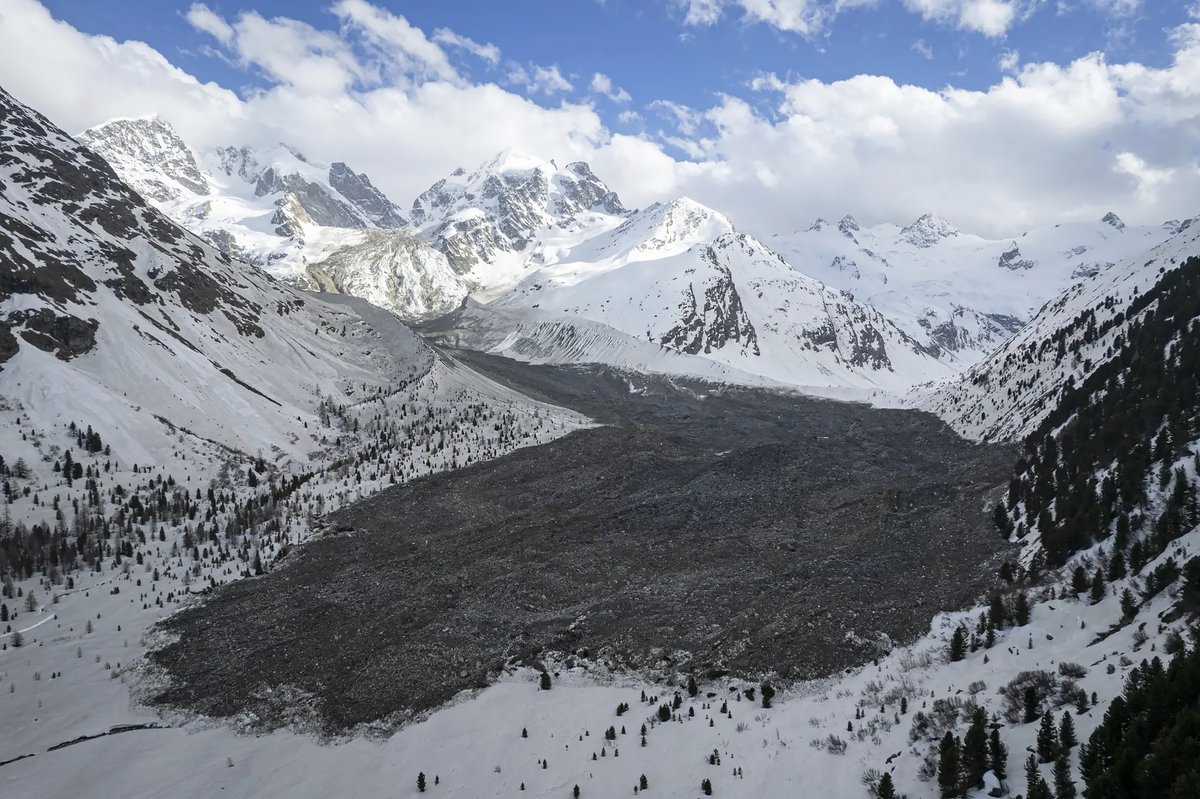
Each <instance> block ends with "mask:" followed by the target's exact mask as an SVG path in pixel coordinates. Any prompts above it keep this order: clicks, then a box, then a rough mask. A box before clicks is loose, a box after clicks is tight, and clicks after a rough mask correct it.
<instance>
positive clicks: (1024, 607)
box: [1013, 591, 1029, 627]
mask: <svg viewBox="0 0 1200 799" xmlns="http://www.w3.org/2000/svg"><path fill="white" fill-rule="evenodd" d="M1013 623H1015V624H1016V625H1017V626H1018V627H1024V626H1025V625H1026V624H1029V597H1027V596H1025V592H1024V591H1020V592H1018V593H1017V598H1016V600H1015V601H1014V603H1013Z"/></svg>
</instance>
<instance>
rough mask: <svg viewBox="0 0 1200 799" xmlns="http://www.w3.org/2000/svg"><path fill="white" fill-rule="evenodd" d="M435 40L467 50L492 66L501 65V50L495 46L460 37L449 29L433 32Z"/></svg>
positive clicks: (439, 29)
mask: <svg viewBox="0 0 1200 799" xmlns="http://www.w3.org/2000/svg"><path fill="white" fill-rule="evenodd" d="M433 40H434V41H435V42H437V43H438V44H444V45H446V46H447V47H457V48H459V49H461V50H466V51H467V52H468V53H470V54H471V55H473V56H476V57H477V58H481V59H483V60H484V61H486V62H488V63H489V64H491V65H492V66H495V65H496V64H499V63H500V48H499V47H497V46H496V45H494V44H480V43H479V42H477V41H475V40H474V39H471V38H469V37H466V36H460V35H459V34H457V33H455V32H454V31H452V30H450V29H449V28H438V29H437V30H435V31H434V32H433Z"/></svg>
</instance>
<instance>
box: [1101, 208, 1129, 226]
mask: <svg viewBox="0 0 1200 799" xmlns="http://www.w3.org/2000/svg"><path fill="white" fill-rule="evenodd" d="M1100 221H1101V222H1107V223H1108V224H1110V225H1112V226H1113V227H1115V228H1116V229H1117V230H1124V229H1125V223H1124V222H1122V221H1121V217H1119V216H1117V215H1116V214H1115V213H1113V212H1112V211H1109V212H1108V213H1107V214H1105V215H1104V216H1102V217H1101V218H1100Z"/></svg>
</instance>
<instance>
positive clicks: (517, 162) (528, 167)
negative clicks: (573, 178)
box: [475, 148, 558, 174]
mask: <svg viewBox="0 0 1200 799" xmlns="http://www.w3.org/2000/svg"><path fill="white" fill-rule="evenodd" d="M535 169H541V170H542V171H544V172H557V171H558V168H557V167H556V166H555V165H554V163H553V162H552V161H547V160H546V159H544V158H540V157H538V156H536V155H533V154H532V153H527V152H525V151H523V150H516V149H512V148H510V149H506V150H501V151H500V152H499V153H497V154H496V155H495V156H494V157H493V158H491V159H490V160H489V161H487V162H486V163H485V164H484V165H483V166H481V167H480V168H479V169H477V170H476V171H475V173H476V174H480V173H484V174H489V173H490V174H506V173H510V172H531V171H533V170H535Z"/></svg>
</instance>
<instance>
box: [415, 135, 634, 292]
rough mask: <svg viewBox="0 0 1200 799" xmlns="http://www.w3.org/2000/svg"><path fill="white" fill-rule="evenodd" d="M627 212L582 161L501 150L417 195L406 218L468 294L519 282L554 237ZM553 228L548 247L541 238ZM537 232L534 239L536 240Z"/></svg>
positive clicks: (610, 220) (592, 226)
mask: <svg viewBox="0 0 1200 799" xmlns="http://www.w3.org/2000/svg"><path fill="white" fill-rule="evenodd" d="M626 213H627V212H626V211H625V208H624V207H623V206H622V205H621V201H620V199H619V198H618V197H617V195H616V193H614V192H613V191H612V190H610V189H609V188H608V186H606V185H605V184H604V182H603V181H601V180H600V179H599V178H598V177H596V176H595V175H594V174H593V173H592V170H591V168H590V167H589V166H588V165H587V164H586V163H583V162H582V161H577V162H574V163H570V164H567V165H566V166H563V167H559V166H558V165H557V164H556V163H555V162H553V161H546V160H543V159H541V158H537V157H535V156H531V155H528V154H525V153H519V152H513V151H506V152H503V153H501V154H499V155H498V156H496V157H495V158H493V159H492V160H490V161H488V162H487V163H485V164H483V165H482V166H480V167H479V168H478V169H476V170H474V171H472V172H470V173H467V172H466V171H465V170H463V169H461V168H460V169H456V170H455V171H454V172H453V174H451V175H450V176H449V177H447V178H444V179H442V180H439V181H438V182H436V183H434V184H433V186H431V187H430V188H429V189H427V190H426V191H424V192H422V194H421V195H420V196H419V197H417V199H416V200H415V201H414V202H413V206H412V219H413V222H414V224H416V225H418V226H419V228H420V231H421V235H422V237H424V238H426V239H428V240H429V241H430V242H431V243H432V244H433V245H434V246H435V247H436V248H437V249H438V250H440V251H441V252H443V253H444V254H445V255H446V257H447V258H448V259H449V260H450V264H451V266H452V267H453V268H454V270H455V271H456V272H458V273H459V274H462V275H464V276H466V278H467V280H468V281H469V283H470V284H471V285H472V287H473V288H483V289H497V288H502V287H505V286H507V285H510V284H511V283H513V282H514V281H515V280H516V279H519V277H520V275H521V274H522V269H523V267H524V266H525V265H526V264H528V263H531V262H532V263H536V262H537V261H538V260H539V259H541V258H542V257H543V255H542V248H543V247H544V246H553V245H552V242H553V240H554V239H555V238H557V237H560V236H566V237H568V238H570V237H574V238H578V237H579V234H580V233H581V232H583V231H588V230H591V229H595V228H602V227H606V226H611V225H613V224H614V223H615V222H617V221H619V219H620V217H622V216H624V215H625V214H626ZM551 229H553V233H552V234H551V235H550V236H549V237H548V239H549V241H542V240H540V239H541V238H542V235H544V234H546V233H548V232H550V231H551ZM540 234H542V235H540Z"/></svg>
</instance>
